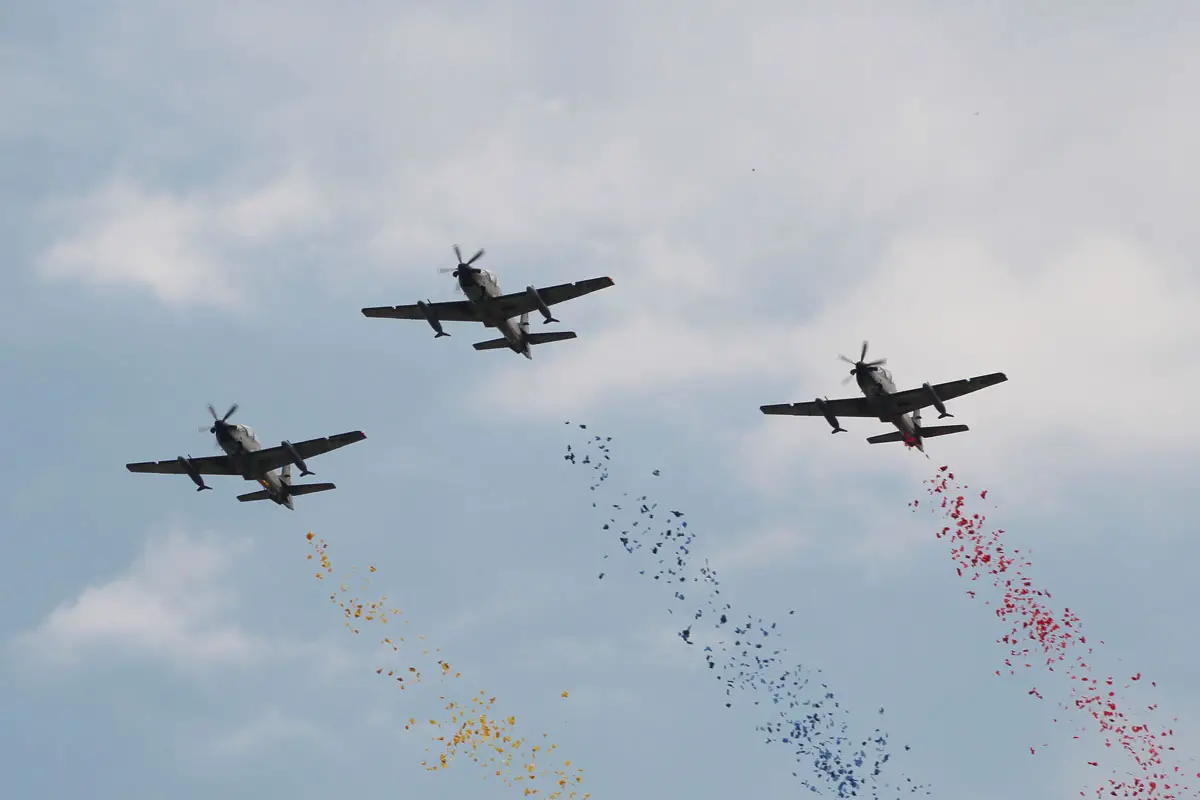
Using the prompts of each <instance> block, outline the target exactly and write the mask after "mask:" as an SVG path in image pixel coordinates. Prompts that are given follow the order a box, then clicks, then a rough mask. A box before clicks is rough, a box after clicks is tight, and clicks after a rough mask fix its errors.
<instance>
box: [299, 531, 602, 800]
mask: <svg viewBox="0 0 1200 800" xmlns="http://www.w3.org/2000/svg"><path fill="white" fill-rule="evenodd" d="M305 539H306V540H307V541H308V543H309V546H310V547H311V549H312V552H311V553H309V554H308V556H307V559H308V560H309V561H316V562H318V563H319V564H320V565H321V566H320V570H319V571H318V572H317V573H316V577H317V578H318V579H319V580H325V579H326V578H327V577H329V576H332V575H333V572H334V570H333V563H332V562H331V561H330V559H329V554H328V552H327V550H328V545H327V544H326V542H325V540H324V539H318V538H316V536H315V535H314V534H312V533H308V534H307V535H306V536H305ZM355 571H356V570H355V568H353V567H351V569H350V571H349V573H348V580H350V581H352V578H349V576H350V575H353V573H354V572H355ZM376 571H377V570H376V568H375V567H374V566H371V567H369V568H368V572H370V573H375V572H376ZM369 585H370V579H369V578H366V577H365V576H364V577H363V579H362V582H361V584H360V586H359V590H358V591H359V592H360V593H361V592H365V591H366V590H367V588H368V587H369ZM347 598H348V599H347ZM329 600H330V602H331V603H333V604H335V605H337V606H338V607H339V608H340V609H341V611H342V616H343V617H344V619H345V626H346V627H347V628H348V629H349V630H350V631H351V632H352V633H355V634H359V633H361V632H362V628H363V626H365V625H366V624H367V623H373V624H378V625H389V624H390V623H391V622H392V621H395V620H400V621H401V623H402V624H401V625H400V626H399V630H389V635H387V636H384V637H383V639H382V640H381V642H380V644H383V645H385V646H387V647H389V648H391V650H392V652H393V653H400V648H401V646H402V645H404V644H406V643H407V644H409V645H412V644H413V640H414V637H412V636H411V635H409V636H407V637H406V636H405V635H403V632H404V630H405V627H404V626H407V625H408V620H401V616H402V614H403V613H404V612H403V611H400V610H399V609H394V608H389V607H388V605H387V597H386V596H383V597H380V598H379V600H376V601H370V600H367V601H363V600H360V599H359V598H358V596H357V595H353V596H351V592H350V588H349V587H348V586H347V584H346V583H341V584H338V586H337V589H336V590H335V591H334V592H333V594H331V595H330V596H329ZM424 639H425V637H424V636H417V637H415V640H416V642H418V643H419V644H417V645H416V647H417V648H419V649H420V650H421V656H422V658H423V659H424V662H419V663H420V666H417V664H413V663H410V664H409V665H408V666H406V667H393V668H388V667H380V668H378V669H376V670H375V673H376V674H377V675H381V676H383V677H386V678H388V679H390V680H392V681H393V682H394V683H395V684H396V685H398V686H399V687H400V688H401V689H408V688H410V687H412V686H415V685H417V684H419V683H421V682H422V680H423V678H422V676H423V675H425V674H433V675H436V676H437V677H438V678H440V679H442V680H443V681H444V680H456V679H459V678H461V677H462V675H461V673H459V672H457V671H455V670H454V668H453V667H451V666H450V664H449V662H447V661H446V660H445V659H442V658H438V653H440V652H441V650H440V648H433V650H432V651H430V649H429V648H428V647H427V646H425V645H424V644H420V643H421V642H423V640H424ZM422 670H424V672H423V671H422ZM562 697H564V698H565V697H567V692H563V693H562ZM440 699H441V700H442V701H444V702H445V705H444V706H443V711H444V713H445V715H444V717H443V718H442V719H440V720H439V719H431V720H429V721H428V726H429V727H430V728H432V729H434V732H435V733H436V734H437V735H434V736H432V737H431V741H432V742H434V743H435V744H437V745H440V747H441V751H442V752H440V753H438V755H437V756H436V757H435V758H433V759H432V760H429V759H427V760H425V761H422V762H421V765H422V766H423V767H425V768H426V769H427V770H429V771H437V770H441V769H446V768H447V767H449V766H450V763H451V762H452V761H453V760H454V758H455V757H456V756H458V755H463V756H464V757H466V758H469V759H470V760H471V761H474V762H475V763H476V764H479V765H480V766H482V767H484V768H486V769H487V770H488V773H489V774H491V775H493V776H494V777H499V778H500V779H501V780H502V781H503V783H504V784H505V785H507V786H512V787H514V788H519V789H523V793H524V794H523V796H525V797H537V798H543V797H544V798H546V800H588V798H589V797H590V794H587V793H583V794H581V793H580V790H579V789H578V788H577V787H579V785H580V784H582V783H583V770H581V769H579V768H576V769H575V770H573V771H571V770H570V766H571V762H570V761H566V762H565V763H564V764H563V765H562V767H561V768H558V769H541V770H540V771H539V769H538V761H537V760H538V758H539V757H542V758H543V759H546V758H549V757H551V754H552V753H554V751H555V750H557V749H558V745H556V744H553V743H551V742H549V741H548V739H549V735H548V734H544V733H543V734H542V741H541V742H540V743H537V744H532V743H531V742H530V741H528V740H526V739H525V738H522V737H520V736H518V735H517V733H516V724H517V720H516V717H515V716H501V715H498V714H497V713H496V712H495V710H494V708H495V704H496V698H495V697H488V696H487V693H486V692H482V691H481V692H479V693H477V694H475V695H474V696H472V697H471V699H470V701H469V702H466V703H463V702H459V701H457V700H452V699H449V698H447V697H446V696H442V697H441V698H440ZM417 727H419V724H418V722H417V720H416V719H415V718H414V719H409V720H408V723H407V724H406V725H405V726H404V729H405V730H406V731H411V730H414V729H416V728H417ZM425 752H427V753H432V752H433V748H426V749H425ZM514 773H515V774H514ZM484 777H485V779H486V778H487V777H488V776H487V775H485V776H484ZM542 787H545V788H542Z"/></svg>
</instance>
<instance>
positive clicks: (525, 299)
mask: <svg viewBox="0 0 1200 800" xmlns="http://www.w3.org/2000/svg"><path fill="white" fill-rule="evenodd" d="M454 255H455V256H456V257H457V258H458V266H457V267H443V268H442V269H440V270H439V272H443V273H444V272H451V273H452V274H453V275H454V277H455V278H456V279H457V280H458V288H459V290H460V291H461V292H462V294H463V295H464V296H465V297H466V298H467V299H466V300H455V301H451V302H447V303H434V302H432V301H418V302H417V303H416V304H415V305H409V306H380V307H378V308H364V309H363V310H362V313H363V316H365V317H385V318H390V319H424V320H425V321H427V322H428V323H429V326H430V327H431V328H433V330H434V337H433V338H435V339H440V338H441V337H443V336H449V335H450V334H448V333H446V332H445V331H444V330H442V323H443V322H482V323H483V324H484V325H485V326H486V327H488V328H497V329H498V330H499V331H500V333H501V338H499V339H491V340H490V341H486V342H476V343H475V345H474V347H475V349H476V350H501V349H504V348H508V349H509V350H512V351H513V352H514V353H520V354H521V355H523V356H525V357H526V358H528V359H532V358H533V353H532V352H531V351H530V348H531V347H532V346H533V345H536V344H546V343H547V342H561V341H563V340H564V339H574V338H576V334H575V332H574V331H556V332H553V333H530V332H529V312H531V311H540V312H542V316H543V317H545V320H544V321H543V322H542V324H543V325H548V324H550V323H551V322H558V320H556V319H555V318H554V317H553V316H551V315H550V306H552V305H556V304H558V303H562V302H565V301H567V300H574V299H575V298H576V297H582V296H583V295H585V294H591V293H592V292H597V291H599V290H601V289H607V288H608V287H609V286H612V285H613V280H612V278H592V279H591V280H586V281H579V282H578V283H560V284H558V285H557V286H547V287H546V288H544V289H535V288H534V287H532V286H527V287H525V291H523V292H513V293H512V294H501V293H500V283H499V282H498V281H497V280H496V276H495V275H493V274H492V273H491V272H488V271H487V270H486V269H482V268H480V267H476V266H472V265H473V264H474V263H475V262H476V261H478V260H479V258H480V257H481V256H482V255H483V250H480V251H479V252H478V253H476V254H475V255H473V256H471V258H470V259H468V260H467V261H463V259H462V252H461V251H460V250H459V249H458V245H454ZM516 317H520V318H521V321H520V322H519V323H517V322H514V321H513V320H514V318H516Z"/></svg>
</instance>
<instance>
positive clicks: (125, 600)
mask: <svg viewBox="0 0 1200 800" xmlns="http://www.w3.org/2000/svg"><path fill="white" fill-rule="evenodd" d="M233 552H236V548H234V550H233ZM233 552H231V548H230V547H229V546H228V545H227V544H222V543H221V542H219V541H217V540H216V539H214V538H211V537H202V538H197V537H190V536H188V535H186V534H184V533H182V532H179V531H176V532H173V533H171V534H169V535H167V536H165V537H162V538H159V539H153V540H151V541H150V542H149V543H148V544H147V545H146V549H145V551H144V552H143V554H142V555H141V556H140V557H139V558H138V560H137V561H136V562H135V563H134V564H133V566H132V567H131V568H130V570H129V571H128V572H127V573H126V574H125V575H122V576H120V577H117V578H114V579H113V580H111V581H109V582H107V583H104V584H101V585H99V586H90V587H88V588H87V589H84V590H83V592H82V593H81V594H80V595H79V597H78V598H76V599H75V600H73V601H71V602H70V603H67V604H64V605H62V606H59V607H58V608H56V609H55V610H54V611H52V612H51V613H50V615H49V616H48V617H47V618H46V620H45V621H44V622H42V624H41V625H39V626H38V627H37V628H36V629H34V630H32V631H29V632H26V633H24V634H21V635H20V636H19V637H18V638H17V640H16V642H15V644H16V645H17V647H18V648H19V649H20V650H22V651H24V652H25V653H26V654H27V655H29V656H31V657H32V658H33V659H34V660H36V661H38V662H39V663H45V664H49V665H53V666H74V665H77V664H79V663H81V662H82V661H84V660H86V659H92V658H102V657H105V656H109V657H111V656H114V655H122V656H134V657H146V658H152V659H156V660H161V661H166V662H168V663H170V664H172V665H174V666H176V667H178V668H181V669H187V670H191V669H198V668H210V667H240V666H246V665H248V664H252V663H255V662H257V661H259V660H261V659H262V658H264V657H265V656H266V654H267V653H268V652H269V651H270V649H271V648H270V646H269V643H268V642H267V641H265V640H264V639H263V638H261V637H259V636H256V635H254V634H252V633H250V632H249V631H247V630H245V629H244V628H242V627H241V626H240V625H239V624H238V623H237V622H236V621H234V618H235V616H236V614H235V612H236V610H237V595H236V592H235V591H234V590H232V589H230V588H228V587H226V586H224V585H223V583H224V581H223V578H224V576H225V573H226V572H227V571H228V570H229V568H230V566H231V563H232V555H233Z"/></svg>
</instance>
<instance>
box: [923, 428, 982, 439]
mask: <svg viewBox="0 0 1200 800" xmlns="http://www.w3.org/2000/svg"><path fill="white" fill-rule="evenodd" d="M969 430H971V429H970V428H968V427H967V426H966V425H934V426H933V427H931V428H921V438H922V439H932V438H933V437H934V436H947V435H949V434H951V433H964V432H965V431H969Z"/></svg>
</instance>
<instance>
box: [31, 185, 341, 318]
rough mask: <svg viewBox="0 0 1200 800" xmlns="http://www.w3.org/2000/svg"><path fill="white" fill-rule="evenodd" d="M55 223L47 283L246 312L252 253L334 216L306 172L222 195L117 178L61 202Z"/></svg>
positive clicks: (54, 210)
mask: <svg viewBox="0 0 1200 800" xmlns="http://www.w3.org/2000/svg"><path fill="white" fill-rule="evenodd" d="M50 216H51V217H52V218H55V219H57V220H58V221H59V223H60V224H61V225H62V226H63V228H64V232H63V233H62V234H61V235H60V236H59V237H58V238H57V240H56V241H55V242H54V243H53V244H51V245H50V246H49V247H48V248H47V249H46V251H45V252H44V253H43V254H42V256H41V258H40V260H39V263H38V266H39V269H40V270H41V272H42V273H43V274H44V275H46V276H47V277H49V278H52V279H57V280H78V281H82V282H84V283H88V284H93V285H96V286H132V287H137V288H141V289H146V290H149V291H150V292H152V293H153V294H154V295H155V296H156V297H157V298H158V299H159V300H160V301H162V302H163V303H165V304H167V305H170V306H173V307H182V306H185V305H190V304H204V305H215V306H218V307H223V308H227V309H237V308H242V307H243V299H242V292H241V290H242V289H243V287H244V286H245V285H246V281H245V272H246V268H247V266H248V263H247V261H248V259H247V258H246V256H247V255H248V254H254V253H255V250H254V248H255V247H261V246H263V245H265V244H269V243H271V242H272V241H274V240H277V239H279V238H280V237H282V236H285V235H290V234H296V233H302V232H303V231H305V229H306V228H308V227H311V226H315V225H319V224H322V223H324V222H326V221H327V220H328V219H329V213H328V211H327V210H326V209H325V207H324V205H323V201H322V200H321V198H320V195H319V193H318V191H317V189H316V188H315V186H314V184H313V182H312V180H311V179H310V178H309V177H308V176H307V175H306V174H305V173H303V172H292V173H288V174H285V175H283V176H282V177H280V178H278V179H277V180H275V181H274V182H271V183H267V184H265V185H262V186H258V187H253V188H250V189H248V190H246V191H244V192H235V191H224V192H220V193H217V192H213V191H207V190H205V191H198V192H194V193H172V192H166V191H156V190H151V189H146V188H144V187H143V186H141V185H139V184H138V183H137V182H135V181H130V180H125V179H117V180H115V181H113V182H112V183H110V184H109V185H108V186H105V187H104V188H101V189H99V190H97V191H95V192H94V193H92V194H90V195H86V196H84V197H81V198H77V199H73V200H72V199H66V200H63V199H60V200H58V201H56V202H55V203H53V204H51V209H50ZM257 254H258V255H259V256H260V257H261V252H259V253H257ZM238 256H241V257H240V258H239V257H238Z"/></svg>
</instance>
